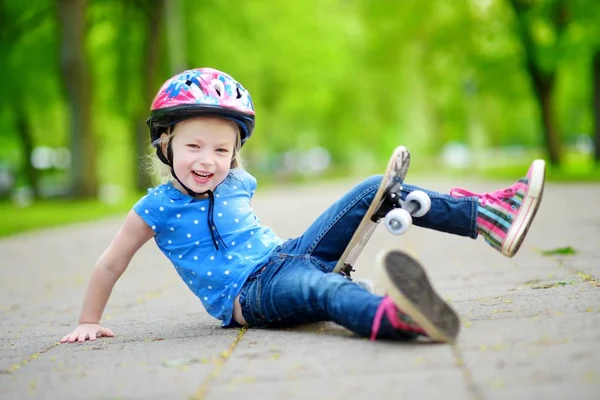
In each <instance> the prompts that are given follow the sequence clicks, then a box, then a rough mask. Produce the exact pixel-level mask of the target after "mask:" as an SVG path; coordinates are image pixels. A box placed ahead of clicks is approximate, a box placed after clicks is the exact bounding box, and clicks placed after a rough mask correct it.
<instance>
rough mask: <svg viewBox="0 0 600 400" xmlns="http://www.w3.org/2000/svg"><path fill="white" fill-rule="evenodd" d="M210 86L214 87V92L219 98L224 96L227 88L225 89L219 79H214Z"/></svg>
mask: <svg viewBox="0 0 600 400" xmlns="http://www.w3.org/2000/svg"><path fill="white" fill-rule="evenodd" d="M210 86H212V88H213V90H214V91H215V92H217V95H218V96H219V97H221V96H223V94H224V93H223V92H225V88H224V87H223V82H221V81H220V80H218V79H213V81H212V82H211V83H210Z"/></svg>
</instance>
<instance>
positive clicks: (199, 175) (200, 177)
mask: <svg viewBox="0 0 600 400" xmlns="http://www.w3.org/2000/svg"><path fill="white" fill-rule="evenodd" d="M213 175H214V174H212V173H210V172H202V171H192V176H193V177H194V179H195V180H196V181H198V182H200V183H204V182H208V180H209V179H210V178H212V176H213Z"/></svg>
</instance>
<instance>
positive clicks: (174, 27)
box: [163, 0, 187, 75]
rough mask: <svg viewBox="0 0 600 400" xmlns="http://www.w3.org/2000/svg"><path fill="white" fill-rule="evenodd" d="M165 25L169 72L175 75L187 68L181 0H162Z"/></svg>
mask: <svg viewBox="0 0 600 400" xmlns="http://www.w3.org/2000/svg"><path fill="white" fill-rule="evenodd" d="M163 4H164V7H165V19H166V27H167V45H168V46H167V47H168V55H169V56H168V57H169V72H170V73H171V75H175V74H177V73H179V72H182V71H184V70H185V69H186V68H187V60H186V42H185V37H186V36H185V21H184V16H183V4H182V1H181V0H164V2H163Z"/></svg>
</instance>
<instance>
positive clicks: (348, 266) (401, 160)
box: [333, 146, 410, 277]
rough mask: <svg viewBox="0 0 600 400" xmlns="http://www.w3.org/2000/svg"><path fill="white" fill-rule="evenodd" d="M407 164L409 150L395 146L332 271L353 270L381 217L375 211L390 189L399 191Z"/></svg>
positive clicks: (343, 272)
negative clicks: (366, 206) (369, 202)
mask: <svg viewBox="0 0 600 400" xmlns="http://www.w3.org/2000/svg"><path fill="white" fill-rule="evenodd" d="M409 166H410V152H409V151H408V149H407V148H406V147H404V146H399V147H396V149H394V152H393V153H392V156H391V157H390V160H389V162H388V165H387V168H386V169H385V172H384V174H383V179H382V180H381V183H380V184H379V188H378V189H377V192H376V193H375V197H373V201H372V202H371V205H370V206H369V208H368V209H367V212H366V213H365V215H364V217H363V219H362V220H361V222H360V224H359V225H358V228H357V229H356V231H355V232H354V235H353V236H352V239H350V242H349V243H348V245H347V246H346V249H345V250H344V253H343V254H342V256H341V257H340V259H339V260H338V263H337V264H336V266H335V268H334V270H333V272H336V273H342V274H344V275H346V276H348V277H349V276H350V272H351V271H353V265H354V263H355V262H356V260H357V259H358V257H359V256H360V254H361V253H362V251H363V249H364V248H365V246H366V244H367V242H368V241H369V239H370V238H371V236H372V235H373V232H374V231H375V228H377V225H378V224H379V221H380V219H381V217H382V216H381V215H377V214H378V213H377V212H378V211H379V209H380V207H381V205H382V204H383V202H384V201H385V200H386V197H387V194H388V192H389V191H390V190H393V191H394V192H396V193H398V194H399V193H400V189H402V184H403V182H404V178H406V174H407V173H408V168H409Z"/></svg>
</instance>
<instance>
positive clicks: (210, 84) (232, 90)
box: [146, 68, 254, 161]
mask: <svg viewBox="0 0 600 400" xmlns="http://www.w3.org/2000/svg"><path fill="white" fill-rule="evenodd" d="M201 115H214V116H221V117H225V118H228V119H231V120H232V121H233V122H235V123H237V124H238V125H239V127H240V138H241V145H243V144H244V143H245V142H246V140H248V138H250V136H252V132H253V131H254V105H253V104H252V99H251V98H250V93H248V91H247V90H246V89H244V87H243V86H242V85H240V84H239V83H238V82H237V81H236V80H235V79H233V78H232V77H231V76H229V75H227V74H226V73H224V72H221V71H218V70H216V69H212V68H196V69H191V70H188V71H184V72H181V73H179V74H177V75H175V76H174V77H172V78H170V79H169V80H167V81H166V82H165V83H164V84H163V85H162V86H161V88H160V89H159V90H158V93H157V94H156V96H155V97H154V100H153V101H152V106H151V107H150V117H149V118H148V120H147V121H146V122H147V124H148V127H149V128H150V141H151V143H152V145H153V146H156V145H157V140H158V139H159V138H160V135H161V134H162V133H164V132H165V131H166V130H167V128H168V127H169V126H172V125H173V124H175V123H177V122H179V121H181V120H184V119H186V118H191V117H197V116H201ZM157 150H159V149H157ZM158 153H159V156H161V155H162V153H161V152H160V150H159V151H158ZM160 158H161V159H162V158H163V157H160ZM163 161H164V160H163Z"/></svg>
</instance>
